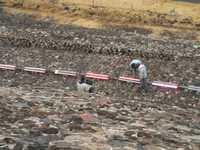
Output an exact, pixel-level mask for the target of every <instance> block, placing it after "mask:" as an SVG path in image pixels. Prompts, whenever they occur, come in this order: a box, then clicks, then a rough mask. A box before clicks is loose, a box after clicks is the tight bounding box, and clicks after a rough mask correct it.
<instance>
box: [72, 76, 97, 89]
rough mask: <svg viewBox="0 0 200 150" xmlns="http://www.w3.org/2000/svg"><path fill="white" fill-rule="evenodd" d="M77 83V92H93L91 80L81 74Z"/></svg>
mask: <svg viewBox="0 0 200 150" xmlns="http://www.w3.org/2000/svg"><path fill="white" fill-rule="evenodd" d="M76 84H77V90H78V91H79V92H89V93H93V92H94V87H93V86H92V85H93V82H92V81H91V80H87V79H86V78H85V77H84V76H83V75H82V76H81V77H80V79H79V81H78V82H77V83H76Z"/></svg>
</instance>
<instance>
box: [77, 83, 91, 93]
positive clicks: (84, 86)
mask: <svg viewBox="0 0 200 150" xmlns="http://www.w3.org/2000/svg"><path fill="white" fill-rule="evenodd" d="M76 84H77V89H78V91H79V92H88V91H89V90H90V88H92V86H91V85H89V84H87V83H79V82H77V83H76Z"/></svg>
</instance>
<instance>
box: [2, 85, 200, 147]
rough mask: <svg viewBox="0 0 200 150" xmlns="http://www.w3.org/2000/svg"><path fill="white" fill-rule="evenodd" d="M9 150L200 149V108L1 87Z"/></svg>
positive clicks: (5, 142)
mask: <svg viewBox="0 0 200 150" xmlns="http://www.w3.org/2000/svg"><path fill="white" fill-rule="evenodd" d="M0 96H1V101H0V104H1V105H0V111H1V114H0V119H1V122H0V126H1V128H0V134H1V136H0V142H1V145H0V147H1V148H4V149H6V150H11V149H12V150H33V149H34V150H36V149H37V150H45V149H47V148H48V150H69V149H70V150H104V149H105V150H107V149H113V150H119V149H120V150H175V149H187V150H199V146H200V140H199V138H200V137H199V132H200V127H199V119H200V118H199V110H198V109H189V108H185V109H184V108H180V107H178V106H173V107H172V106H170V105H166V104H157V105H155V104H153V103H152V102H151V103H150V102H143V101H141V100H140V99H136V98H135V99H132V100H127V99H118V98H113V97H107V96H103V95H96V94H94V95H81V94H80V93H77V92H75V91H73V92H72V91H71V92H70V91H68V90H64V89H54V88H41V87H37V88H36V87H30V86H27V87H26V88H25V87H24V88H22V87H18V88H0Z"/></svg>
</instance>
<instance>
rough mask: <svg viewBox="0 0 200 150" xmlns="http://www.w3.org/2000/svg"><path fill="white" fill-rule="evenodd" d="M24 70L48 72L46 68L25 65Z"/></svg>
mask: <svg viewBox="0 0 200 150" xmlns="http://www.w3.org/2000/svg"><path fill="white" fill-rule="evenodd" d="M24 71H28V72H35V73H46V69H43V68H34V67H24Z"/></svg>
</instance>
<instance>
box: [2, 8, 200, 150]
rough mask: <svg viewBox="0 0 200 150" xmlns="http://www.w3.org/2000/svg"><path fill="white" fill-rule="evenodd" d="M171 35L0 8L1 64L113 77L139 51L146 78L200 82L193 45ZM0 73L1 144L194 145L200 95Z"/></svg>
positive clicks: (103, 149)
mask: <svg viewBox="0 0 200 150" xmlns="http://www.w3.org/2000/svg"><path fill="white" fill-rule="evenodd" d="M173 35H175V37H174V36H171V34H163V36H162V37H163V38H162V39H153V38H152V37H151V35H150V32H148V31H147V30H143V29H141V28H134V29H130V28H108V29H87V28H81V27H74V26H70V25H57V24H54V23H51V22H43V21H41V20H40V21H36V20H34V18H32V17H31V16H27V15H24V14H17V15H10V14H6V13H5V12H4V11H1V12H0V63H3V64H16V65H17V66H19V67H24V66H33V67H44V68H48V69H51V70H54V69H66V70H75V71H88V70H89V71H96V72H98V73H106V74H110V75H112V76H118V75H119V74H130V71H129V70H128V63H129V62H130V60H131V59H132V58H133V57H139V58H141V59H142V60H143V61H144V62H145V64H146V65H147V67H148V73H149V78H150V79H152V80H162V81H171V82H179V83H182V84H196V85H199V79H200V72H199V71H200V70H199V65H200V59H199V45H200V43H199V42H197V41H193V40H191V39H190V38H188V37H189V35H188V34H187V33H182V34H181V35H182V36H180V35H179V36H178V38H177V37H176V36H177V35H176V34H173ZM130 48H131V50H129V49H130ZM0 73H1V76H0V79H1V80H0V84H1V86H2V87H7V88H0V98H1V100H0V111H1V113H0V119H1V121H0V134H1V136H0V148H2V149H6V150H33V149H37V150H45V149H48V150H63V149H71V150H98V149H100V150H109V149H113V150H156V149H158V150H175V149H178V150H199V147H200V143H199V142H200V140H199V138H200V137H199V133H200V127H199V124H200V122H199V121H200V112H199V111H200V101H199V99H200V95H199V93H192V92H188V91H181V92H180V91H165V90H163V89H150V91H149V93H146V94H140V93H138V92H137V91H136V89H137V87H136V86H134V85H129V84H125V83H119V82H116V81H109V82H103V81H95V93H94V94H91V95H87V94H82V93H77V92H76V91H74V90H75V83H76V79H74V78H65V79H64V78H63V77H62V76H55V75H52V74H51V73H49V74H47V75H40V74H29V73H26V72H20V71H16V72H12V71H11V72H10V71H1V72H0ZM162 90H163V91H162Z"/></svg>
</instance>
